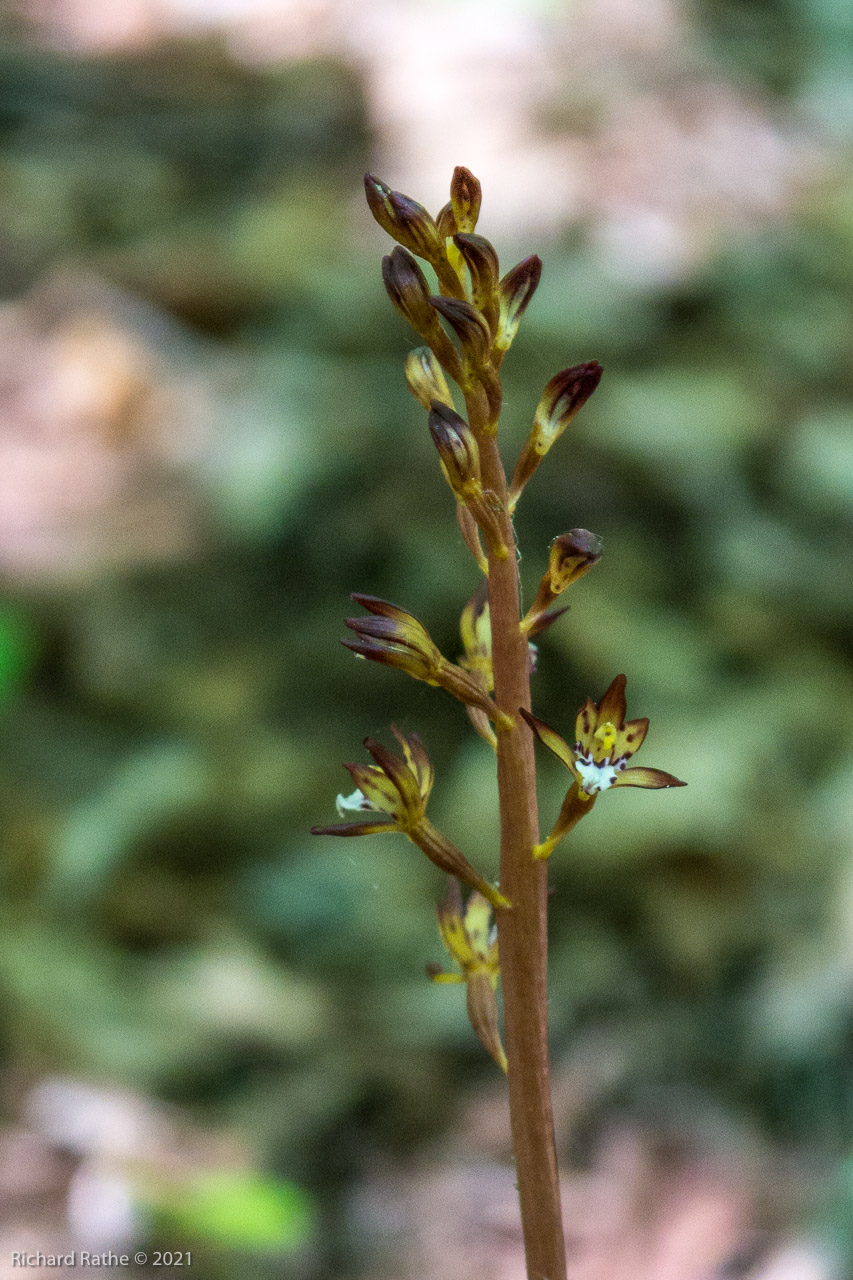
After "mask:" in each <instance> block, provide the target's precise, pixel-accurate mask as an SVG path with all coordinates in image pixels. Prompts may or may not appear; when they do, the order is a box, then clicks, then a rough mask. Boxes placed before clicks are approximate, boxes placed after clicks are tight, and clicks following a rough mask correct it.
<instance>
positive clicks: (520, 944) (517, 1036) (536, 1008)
mask: <svg viewBox="0 0 853 1280" xmlns="http://www.w3.org/2000/svg"><path fill="white" fill-rule="evenodd" d="M472 407H473V406H472V405H471V404H470V403H469V405H468V411H469V415H470V414H471V412H472ZM472 425H473V423H472ZM482 463H483V480H484V483H485V484H486V485H488V487H489V488H491V489H492V490H493V491H494V492H495V493H496V494H498V496H499V497H500V498H501V499H502V500H503V501H505V500H506V495H507V483H506V475H505V473H504V468H503V463H502V461H501V458H500V454H499V452H498V448H497V445H496V444H495V443H494V442H490V443H489V445H488V446H487V447H486V448H485V450H484V451H483V458H482ZM505 524H506V528H505V534H504V538H505V541H506V545H507V546H508V547H509V548H510V554H509V555H508V556H507V557H506V558H505V559H502V560H499V559H498V558H497V557H496V556H495V555H494V554H490V556H489V610H490V615H491V625H492V663H493V668H494V676H495V701H496V703H497V705H498V707H499V708H500V709H501V710H502V711H504V712H506V713H507V715H508V716H510V717H512V719H513V722H514V723H513V726H512V728H505V729H502V730H501V731H500V732H499V733H498V748H497V757H498V793H499V797H500V824H501V861H500V883H501V892H502V893H503V894H504V895H505V896H506V897H507V898H509V900H510V902H511V903H512V910H511V911H500V912H498V916H497V920H498V941H499V947H500V967H501V985H502V987H503V998H504V1041H505V1047H506V1056H507V1062H508V1071H507V1075H508V1080H509V1105H510V1119H511V1123H512V1144H513V1150H514V1152H515V1167H516V1177H517V1183H518V1194H519V1200H520V1202H521V1222H522V1229H523V1232H524V1248H525V1255H526V1259H527V1272H528V1276H529V1277H530V1280H540V1278H541V1280H565V1276H566V1248H565V1237H564V1233H563V1221H562V1211H561V1205H560V1183H559V1175H558V1172H557V1154H556V1148H555V1143H554V1118H553V1110H552V1105H551V1077H550V1068H549V1059H548V992H547V970H548V869H547V863H546V862H542V861H534V860H533V857H532V850H533V848H534V846H535V845H536V844H537V842H538V840H539V824H538V817H537V810H536V762H535V758H534V754H533V738H532V736H531V734H530V733H528V732H526V726H525V725H524V723H523V721H522V720H521V718H520V716H519V715H518V714H517V713H518V710H519V708H521V707H524V708H525V709H526V710H529V708H530V664H529V661H528V648H527V640H526V637H525V636H524V635H523V633H522V631H521V628H520V621H521V610H520V595H519V582H518V557H517V555H516V553H515V552H516V547H515V534H514V530H513V528H512V523H511V521H510V520H509V519H507V520H506V522H505Z"/></svg>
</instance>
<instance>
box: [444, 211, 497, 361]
mask: <svg viewBox="0 0 853 1280" xmlns="http://www.w3.org/2000/svg"><path fill="white" fill-rule="evenodd" d="M453 243H454V244H455V245H456V247H457V249H458V250H459V252H460V253H461V254H462V257H463V259H464V261H465V265H466V267H467V268H468V272H469V275H470V277H471V300H472V302H473V303H474V306H475V307H476V308H477V310H478V311H480V312H481V313H482V316H483V319H484V320H485V321H486V324H487V325H488V326H489V332H490V334H491V336H492V337H494V335H495V333H496V332H497V327H498V302H497V297H496V290H497V287H498V281H499V279H500V267H499V265H498V255H497V254H496V253H495V250H494V247H493V246H492V244H491V243H490V242H489V241H488V240H486V239H485V237H483V236H476V235H462V234H459V235H456V236H454V237H453Z"/></svg>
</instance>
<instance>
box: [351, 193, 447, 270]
mask: <svg viewBox="0 0 853 1280" xmlns="http://www.w3.org/2000/svg"><path fill="white" fill-rule="evenodd" d="M364 190H365V193H366V195H367V203H368V204H369V205H370V212H371V213H372V214H373V216H374V218H375V219H376V221H377V222H378V223H379V225H380V227H382V229H383V231H387V232H388V235H389V236H392V237H393V238H394V239H395V240H396V241H398V243H399V244H401V245H403V246H404V247H405V248H406V249H409V250H411V252H412V253H416V254H417V255H418V257H419V258H426V260H427V262H434V261H436V260H440V259H442V258H443V257H444V238H443V237H442V236H441V234H440V233H439V230H438V227H437V226H436V225H435V222H434V221H433V219H432V217H431V216H430V214H429V213H427V211H426V209H425V208H424V207H423V205H422V204H418V202H417V200H412V199H411V198H410V197H409V196H404V195H403V194H402V192H400V191H392V190H391V188H390V187H389V186H387V185H386V184H385V183H384V182H381V181H380V179H379V178H375V177H374V176H373V174H371V173H367V174H365V175H364Z"/></svg>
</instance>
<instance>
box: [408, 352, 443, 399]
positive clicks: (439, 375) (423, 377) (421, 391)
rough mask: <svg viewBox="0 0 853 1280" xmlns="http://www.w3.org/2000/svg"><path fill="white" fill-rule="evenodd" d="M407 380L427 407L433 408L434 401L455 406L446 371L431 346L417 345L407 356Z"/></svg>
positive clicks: (413, 391) (417, 397)
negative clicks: (445, 374)
mask: <svg viewBox="0 0 853 1280" xmlns="http://www.w3.org/2000/svg"><path fill="white" fill-rule="evenodd" d="M406 382H407V384H408V387H409V390H410V391H411V393H412V395H413V396H414V397H415V399H416V400H417V401H419V402H420V404H422V405H423V407H424V408H425V409H431V408H432V405H433V402H434V401H438V403H439V404H446V405H447V406H448V407H449V408H452V407H453V397H452V396H451V394H450V388H449V387H448V385H447V379H446V378H445V376H444V371H443V369H442V367H441V365H440V364H439V363H438V360H437V359H436V357H435V356H434V355H433V353H432V351H430V349H429V347H416V348H415V350H414V351H410V352H409V354H408V355H407V356H406Z"/></svg>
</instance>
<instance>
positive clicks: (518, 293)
mask: <svg viewBox="0 0 853 1280" xmlns="http://www.w3.org/2000/svg"><path fill="white" fill-rule="evenodd" d="M541 275H542V261H541V259H540V258H538V257H537V256H536V254H535V253H534V254H532V255H531V256H530V257H529V258H524V259H523V260H522V261H521V262H519V263H518V265H517V266H515V267H513V268H512V270H511V271H508V272H507V274H506V275H505V276H504V278H503V280H501V282H500V284H499V285H498V306H499V313H500V314H499V318H498V332H497V336H496V337H495V348H496V349H497V350H498V351H502V352H503V351H508V350H509V347H510V346H511V344H512V340H513V338H514V337H515V335H516V332H517V330H518V326H519V323H520V321H521V317H522V316H523V315H524V312H525V311H526V309H527V305H528V303H529V302H530V299H531V298H532V297H533V295H534V293H535V292H536V287H537V285H538V284H539V278H540V276H541Z"/></svg>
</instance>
